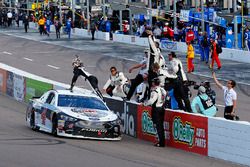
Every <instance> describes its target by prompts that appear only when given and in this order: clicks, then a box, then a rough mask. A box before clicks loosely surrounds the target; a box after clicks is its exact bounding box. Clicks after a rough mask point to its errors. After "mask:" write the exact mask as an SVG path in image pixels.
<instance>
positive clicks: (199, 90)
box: [198, 86, 206, 93]
mask: <svg viewBox="0 0 250 167" xmlns="http://www.w3.org/2000/svg"><path fill="white" fill-rule="evenodd" d="M198 92H199V93H205V92H206V88H205V87H204V86H200V87H199V89H198Z"/></svg>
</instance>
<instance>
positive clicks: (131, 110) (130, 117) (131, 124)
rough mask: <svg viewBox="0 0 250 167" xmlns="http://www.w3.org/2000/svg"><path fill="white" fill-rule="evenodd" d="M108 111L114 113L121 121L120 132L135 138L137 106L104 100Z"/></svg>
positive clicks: (108, 99) (109, 99) (113, 100)
mask: <svg viewBox="0 0 250 167" xmlns="http://www.w3.org/2000/svg"><path fill="white" fill-rule="evenodd" d="M105 101H106V103H107V105H108V107H109V109H110V110H112V111H114V113H115V114H116V115H118V116H119V117H120V119H121V121H122V129H121V130H122V132H123V133H124V134H127V135H129V136H132V137H137V134H136V132H137V113H136V112H135V111H136V110H137V105H136V104H133V103H125V102H123V101H120V100H115V99H111V98H105Z"/></svg>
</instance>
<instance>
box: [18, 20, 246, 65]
mask: <svg viewBox="0 0 250 167" xmlns="http://www.w3.org/2000/svg"><path fill="white" fill-rule="evenodd" d="M20 25H21V24H20ZM29 27H30V28H33V29H38V25H37V23H33V22H30V23H29ZM51 31H52V32H54V31H55V29H54V26H53V25H52V26H51ZM72 34H73V35H77V36H82V37H88V38H91V34H90V32H88V31H87V30H86V29H79V28H74V29H73V30H72ZM95 38H96V39H101V40H105V41H109V40H110V34H109V33H108V32H101V31H97V32H96V33H95ZM113 41H114V42H120V43H126V44H130V45H138V46H144V47H148V46H149V44H148V39H147V38H141V37H138V36H134V35H124V34H113ZM168 44H170V45H171V46H169V47H162V49H163V50H168V51H177V52H181V53H186V51H187V46H186V43H185V42H169V43H168ZM175 46H177V47H175ZM220 58H221V59H225V60H233V61H238V62H243V63H250V52H249V51H243V50H238V49H229V48H223V52H222V53H221V54H220Z"/></svg>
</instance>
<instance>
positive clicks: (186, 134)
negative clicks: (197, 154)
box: [173, 117, 194, 147]
mask: <svg viewBox="0 0 250 167" xmlns="http://www.w3.org/2000/svg"><path fill="white" fill-rule="evenodd" d="M173 137H174V140H175V141H176V142H179V143H183V144H186V145H189V146H190V147H192V146H193V144H194V127H192V124H191V123H190V122H187V121H186V122H185V123H184V122H182V121H181V118H180V117H175V118H174V122H173Z"/></svg>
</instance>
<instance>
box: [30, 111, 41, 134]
mask: <svg viewBox="0 0 250 167" xmlns="http://www.w3.org/2000/svg"><path fill="white" fill-rule="evenodd" d="M30 127H31V129H32V130H34V131H37V130H39V128H38V127H37V126H36V125H35V110H34V109H32V110H31V113H30Z"/></svg>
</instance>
